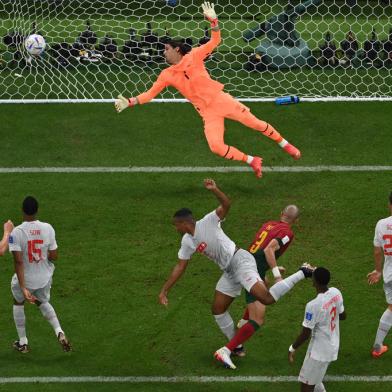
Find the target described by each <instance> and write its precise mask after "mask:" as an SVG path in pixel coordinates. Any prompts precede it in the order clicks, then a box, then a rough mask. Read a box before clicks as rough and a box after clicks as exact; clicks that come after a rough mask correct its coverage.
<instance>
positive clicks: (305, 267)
mask: <svg viewBox="0 0 392 392" xmlns="http://www.w3.org/2000/svg"><path fill="white" fill-rule="evenodd" d="M315 269H316V267H313V266H312V265H310V264H309V263H303V264H302V265H301V267H300V269H299V270H300V271H302V272H303V273H304V275H305V278H311V277H312V276H313V271H314V270H315Z"/></svg>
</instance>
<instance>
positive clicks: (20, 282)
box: [8, 196, 71, 353]
mask: <svg viewBox="0 0 392 392" xmlns="http://www.w3.org/2000/svg"><path fill="white" fill-rule="evenodd" d="M22 210H23V223H22V224H21V225H19V226H17V227H15V228H14V230H13V231H12V233H11V235H10V236H9V240H8V241H9V249H10V252H12V254H13V256H14V263H15V274H14V276H13V277H12V281H11V291H12V295H13V297H14V307H13V314H14V321H15V326H16V330H17V332H18V336H19V339H18V340H17V341H16V342H14V348H15V349H16V350H18V351H19V352H21V353H27V352H29V346H28V340H27V336H26V317H25V313H24V302H25V300H27V301H29V302H31V303H33V304H34V303H35V304H36V305H37V306H38V308H39V309H40V311H41V313H42V315H43V316H44V317H45V318H46V319H47V320H48V322H49V323H50V325H51V326H52V327H53V329H54V331H55V334H56V336H57V339H58V341H59V343H60V344H61V346H62V348H63V350H64V351H70V350H71V344H70V343H69V341H68V339H67V337H66V336H65V334H64V331H63V330H62V328H61V326H60V323H59V320H58V318H57V315H56V312H55V310H54V309H53V306H52V305H51V304H50V303H49V300H50V288H51V285H52V275H53V271H54V268H55V267H54V264H53V261H55V260H57V243H56V237H55V232H54V229H53V227H52V226H51V225H50V224H49V223H44V222H40V221H39V220H37V219H36V214H37V212H38V202H37V200H36V199H35V198H34V197H32V196H28V197H26V198H25V200H24V201H23V206H22Z"/></svg>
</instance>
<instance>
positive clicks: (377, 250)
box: [367, 246, 384, 284]
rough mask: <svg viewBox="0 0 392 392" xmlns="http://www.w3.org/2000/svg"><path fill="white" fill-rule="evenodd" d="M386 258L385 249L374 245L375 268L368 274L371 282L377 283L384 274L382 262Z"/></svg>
mask: <svg viewBox="0 0 392 392" xmlns="http://www.w3.org/2000/svg"><path fill="white" fill-rule="evenodd" d="M383 260H384V251H383V249H382V248H381V247H379V246H375V247H374V267H375V268H374V270H373V271H372V272H369V273H368V275H367V278H368V283H369V284H376V283H378V282H379V281H380V279H381V276H382V263H383Z"/></svg>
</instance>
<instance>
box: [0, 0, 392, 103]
mask: <svg viewBox="0 0 392 392" xmlns="http://www.w3.org/2000/svg"><path fill="white" fill-rule="evenodd" d="M201 2H202V0H145V1H143V0H140V1H135V0H116V1H115V0H112V1H109V0H89V1H87V0H0V37H1V40H0V103H31V102H36V103H42V102H58V103H64V102H86V103H88V102H111V101H112V100H113V98H114V97H115V96H116V95H117V94H118V93H122V94H124V95H126V96H134V95H137V94H139V93H141V92H143V91H145V90H147V89H148V88H149V87H150V86H151V84H152V83H153V82H154V81H155V79H156V77H157V75H158V74H159V72H160V71H161V70H162V69H164V68H165V67H167V64H165V60H164V57H163V50H164V44H165V42H167V40H168V39H170V38H182V39H184V40H185V41H186V42H188V43H189V44H190V45H192V46H197V45H200V44H203V43H204V42H206V40H208V39H209V31H208V26H209V24H208V23H207V22H206V21H204V20H203V15H202V11H201V7H200V5H201ZM215 9H216V11H217V14H218V17H219V21H220V27H221V29H222V43H221V45H220V46H219V47H218V48H217V50H216V51H215V52H214V53H213V55H212V56H211V57H210V58H209V59H208V60H207V61H206V66H207V68H208V70H209V72H210V74H211V76H212V77H213V78H214V79H217V80H219V81H221V82H222V83H224V84H225V91H227V92H229V93H231V94H232V95H233V96H235V97H237V98H238V99H240V100H244V101H271V100H273V99H274V98H275V97H278V96H283V95H297V96H299V97H300V98H301V99H302V100H304V101H347V100H357V101H367V100H392V0H303V1H301V0H284V1H283V0H216V1H215ZM32 33H37V34H40V35H42V36H43V37H44V38H45V40H46V43H47V47H46V50H45V51H44V53H43V54H42V55H41V56H39V57H31V56H30V55H28V53H27V52H26V50H25V49H24V45H23V44H24V40H25V38H26V37H27V36H28V35H30V34H32ZM157 98H158V99H157V100H156V101H157V102H161V101H162V100H163V101H172V102H183V100H182V99H181V98H182V97H181V96H180V95H179V94H178V92H176V91H175V90H173V89H170V88H169V89H167V90H165V91H164V92H163V93H162V94H161V95H159V96H158V97H157Z"/></svg>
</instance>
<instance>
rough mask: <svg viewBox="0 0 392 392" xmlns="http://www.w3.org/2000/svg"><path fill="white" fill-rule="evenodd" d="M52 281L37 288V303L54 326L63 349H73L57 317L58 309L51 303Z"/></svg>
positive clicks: (35, 293)
mask: <svg viewBox="0 0 392 392" xmlns="http://www.w3.org/2000/svg"><path fill="white" fill-rule="evenodd" d="M51 285H52V281H50V282H49V283H48V284H47V285H46V286H45V287H43V288H42V289H39V290H36V291H35V292H34V295H35V296H36V298H37V301H35V304H36V305H37V306H38V308H39V310H40V311H41V313H42V315H43V316H44V318H45V319H46V320H47V321H48V323H49V324H50V325H51V326H52V328H53V331H54V333H55V334H56V337H57V340H58V342H59V343H60V345H61V347H62V348H63V351H71V349H72V347H71V343H70V342H69V340H68V338H67V337H66V335H65V333H64V331H63V329H62V328H61V325H60V322H59V319H58V318H57V314H56V311H55V310H54V308H53V306H52V305H51V304H50V303H49V300H50V289H51Z"/></svg>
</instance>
